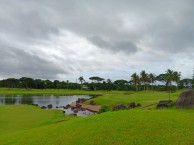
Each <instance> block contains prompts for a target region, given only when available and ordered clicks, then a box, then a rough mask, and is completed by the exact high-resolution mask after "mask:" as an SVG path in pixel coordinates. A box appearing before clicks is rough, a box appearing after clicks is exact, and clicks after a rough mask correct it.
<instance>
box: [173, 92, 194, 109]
mask: <svg viewBox="0 0 194 145" xmlns="http://www.w3.org/2000/svg"><path fill="white" fill-rule="evenodd" d="M176 108H194V90H187V91H185V92H183V93H182V94H180V96H179V98H178V99H177V101H176Z"/></svg>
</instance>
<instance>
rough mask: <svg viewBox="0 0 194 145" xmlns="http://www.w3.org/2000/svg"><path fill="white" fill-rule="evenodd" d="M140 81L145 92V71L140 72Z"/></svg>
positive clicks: (146, 79)
mask: <svg viewBox="0 0 194 145" xmlns="http://www.w3.org/2000/svg"><path fill="white" fill-rule="evenodd" d="M140 80H141V82H142V83H143V85H144V90H146V85H147V82H148V74H147V73H146V72H145V70H143V71H141V73H140Z"/></svg>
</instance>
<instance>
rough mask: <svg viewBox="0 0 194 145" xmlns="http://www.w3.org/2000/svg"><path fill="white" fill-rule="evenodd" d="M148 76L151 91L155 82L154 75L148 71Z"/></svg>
mask: <svg viewBox="0 0 194 145" xmlns="http://www.w3.org/2000/svg"><path fill="white" fill-rule="evenodd" d="M148 78H149V81H150V83H151V85H152V91H153V90H154V84H155V82H156V75H155V74H153V73H150V74H149V76H148Z"/></svg>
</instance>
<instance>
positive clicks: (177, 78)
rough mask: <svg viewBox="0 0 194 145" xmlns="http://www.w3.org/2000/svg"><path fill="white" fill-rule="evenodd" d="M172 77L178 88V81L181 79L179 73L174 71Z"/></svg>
mask: <svg viewBox="0 0 194 145" xmlns="http://www.w3.org/2000/svg"><path fill="white" fill-rule="evenodd" d="M173 77H174V78H173V81H174V82H176V84H177V88H178V86H179V83H180V79H181V72H177V71H175V72H174V73H173Z"/></svg>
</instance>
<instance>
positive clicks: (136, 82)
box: [131, 73, 139, 91]
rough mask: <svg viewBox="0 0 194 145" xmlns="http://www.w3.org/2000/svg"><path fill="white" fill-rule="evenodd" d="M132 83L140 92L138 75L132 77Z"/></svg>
mask: <svg viewBox="0 0 194 145" xmlns="http://www.w3.org/2000/svg"><path fill="white" fill-rule="evenodd" d="M131 82H132V83H133V84H134V85H135V88H136V91H138V86H137V85H138V83H139V76H138V75H137V74H136V73H134V74H132V75H131Z"/></svg>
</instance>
